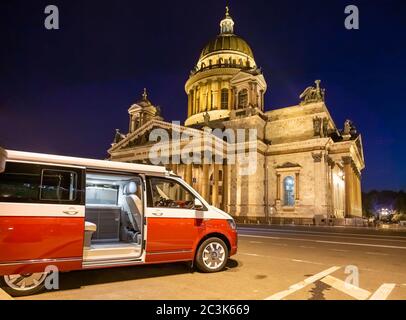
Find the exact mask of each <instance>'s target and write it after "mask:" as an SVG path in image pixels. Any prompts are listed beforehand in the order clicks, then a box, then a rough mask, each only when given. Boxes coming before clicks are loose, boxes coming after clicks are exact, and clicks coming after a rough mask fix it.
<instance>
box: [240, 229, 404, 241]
mask: <svg viewBox="0 0 406 320" xmlns="http://www.w3.org/2000/svg"><path fill="white" fill-rule="evenodd" d="M237 230H239V231H240V230H241V231H259V232H270V233H303V234H309V235H311V234H321V235H326V236H331V235H338V236H361V237H367V238H383V239H385V238H386V239H389V240H390V239H399V240H401V241H406V237H405V236H385V235H380V234H376V235H375V234H363V233H340V232H330V231H326V232H318V231H300V230H281V229H261V228H238V229H237Z"/></svg>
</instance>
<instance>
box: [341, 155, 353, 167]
mask: <svg viewBox="0 0 406 320" xmlns="http://www.w3.org/2000/svg"><path fill="white" fill-rule="evenodd" d="M342 159H343V163H344V164H347V165H348V164H351V163H352V158H351V157H348V156H346V157H342Z"/></svg>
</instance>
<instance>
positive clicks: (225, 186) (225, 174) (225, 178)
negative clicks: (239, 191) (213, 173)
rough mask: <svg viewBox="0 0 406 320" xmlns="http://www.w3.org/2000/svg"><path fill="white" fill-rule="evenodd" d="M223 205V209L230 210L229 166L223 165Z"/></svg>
mask: <svg viewBox="0 0 406 320" xmlns="http://www.w3.org/2000/svg"><path fill="white" fill-rule="evenodd" d="M222 202H223V207H222V210H224V211H228V166H227V164H224V165H223V201H222Z"/></svg>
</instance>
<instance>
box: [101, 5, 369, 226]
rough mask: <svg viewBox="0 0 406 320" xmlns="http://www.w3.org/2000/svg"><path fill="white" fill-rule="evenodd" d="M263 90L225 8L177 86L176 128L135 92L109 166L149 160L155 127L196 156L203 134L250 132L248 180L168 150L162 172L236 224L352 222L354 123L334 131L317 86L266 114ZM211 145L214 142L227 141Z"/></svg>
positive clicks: (359, 162)
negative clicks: (193, 146) (182, 102)
mask: <svg viewBox="0 0 406 320" xmlns="http://www.w3.org/2000/svg"><path fill="white" fill-rule="evenodd" d="M266 90H267V83H266V80H265V77H264V74H263V72H262V70H261V68H260V67H259V66H258V65H257V62H256V61H255V58H254V54H253V51H252V49H251V47H250V46H249V45H248V43H247V42H246V41H245V40H244V39H242V38H241V37H239V36H238V35H236V33H235V32H234V20H233V19H232V17H231V15H230V13H229V10H228V8H227V11H226V14H225V17H224V18H223V20H221V22H220V33H219V34H218V35H217V36H216V37H215V38H214V39H213V40H211V41H210V42H208V43H207V45H206V46H205V47H204V48H203V50H202V51H201V54H200V57H199V59H198V61H197V64H196V65H195V67H194V68H193V70H192V71H191V72H190V75H189V78H188V79H187V81H186V84H185V92H186V95H187V101H188V102H187V106H185V111H186V110H187V119H186V121H185V122H184V124H183V125H181V124H174V123H171V122H167V121H165V120H164V119H163V118H162V116H161V113H160V109H159V107H157V106H156V105H154V103H152V102H151V101H150V100H149V98H148V95H147V92H146V90H144V93H143V95H142V98H141V99H140V100H139V101H138V102H136V103H134V104H133V105H131V106H130V108H129V109H128V114H129V129H128V133H126V134H124V133H121V132H120V131H119V130H116V135H115V137H114V141H113V143H112V146H111V148H110V149H109V150H108V154H109V159H110V160H112V161H124V162H136V163H151V157H150V154H151V153H150V151H151V148H153V146H154V143H153V142H151V139H150V134H151V132H153V130H154V129H156V128H158V129H163V130H168V132H173V131H176V132H179V133H182V132H186V131H193V133H194V137H195V143H197V144H199V145H200V146H201V151H202V152H204V151H205V150H204V140H205V139H207V135H210V130H214V129H220V130H237V129H241V128H243V129H244V130H249V129H254V130H255V131H256V141H255V146H256V147H255V161H256V163H255V164H256V170H253V172H251V173H250V174H246V175H241V174H239V168H240V164H239V163H238V162H235V163H231V162H230V161H227V160H226V159H224V160H222V162H221V163H218V162H217V161H216V162H215V161H213V162H212V163H205V162H201V161H196V162H192V163H182V162H180V163H179V162H176V161H171V159H175V158H176V157H175V152H176V150H175V149H174V148H172V149H171V150H169V152H170V157H169V163H165V164H164V165H166V166H167V167H168V169H170V170H172V171H173V172H174V173H176V174H178V175H179V176H182V177H183V178H184V179H185V181H186V182H187V183H189V184H190V185H192V186H193V188H195V189H196V190H197V191H198V192H199V193H200V194H201V195H202V196H203V197H204V198H205V199H206V200H208V201H209V202H210V203H211V204H213V205H214V206H217V207H219V208H221V209H222V210H224V211H226V212H228V213H229V214H231V215H232V216H234V217H235V219H236V221H238V222H254V223H270V222H271V223H295V224H310V223H314V222H315V221H332V220H334V221H335V223H337V224H340V222H342V223H343V222H344V221H345V219H347V218H361V217H362V201H361V171H362V170H363V169H364V167H365V164H364V155H363V147H362V140H361V135H360V134H359V133H358V132H357V130H356V128H355V126H354V124H353V123H352V122H351V121H350V120H347V121H346V122H345V123H344V124H343V128H341V129H340V128H338V127H337V126H336V124H335V123H334V120H333V119H332V117H331V115H330V113H329V111H328V108H327V106H326V103H325V89H323V88H322V86H321V82H320V80H316V81H315V84H314V85H313V86H309V87H308V88H307V89H305V90H304V91H303V93H302V94H299V93H298V102H297V103H296V105H293V106H288V107H282V108H278V109H275V108H273V109H272V110H266V108H265V101H264V95H265V92H266ZM208 132H209V133H208ZM216 139H217V143H219V144H228V145H230V144H231V143H235V142H230V141H227V140H226V139H218V138H216ZM243 144H244V143H243ZM244 148H245V147H244ZM216 152H219V153H223V152H224V149H221V148H220V149H217V148H215V151H214V152H213V157H214V156H215V153H216Z"/></svg>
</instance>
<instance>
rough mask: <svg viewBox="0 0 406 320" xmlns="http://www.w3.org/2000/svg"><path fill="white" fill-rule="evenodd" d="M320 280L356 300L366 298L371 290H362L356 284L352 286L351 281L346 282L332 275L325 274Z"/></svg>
mask: <svg viewBox="0 0 406 320" xmlns="http://www.w3.org/2000/svg"><path fill="white" fill-rule="evenodd" d="M320 281H321V282H324V283H325V284H327V285H329V286H330V287H333V288H335V289H337V290H339V291H341V292H344V293H346V294H348V295H350V296H351V297H353V298H355V299H357V300H366V299H368V297H369V296H370V295H371V292H369V291H367V290H364V289H362V288H359V287H357V286H354V285H353V284H351V283H346V282H344V281H342V280H340V279H337V278H335V277H332V276H327V277H325V278H323V279H321V280H320Z"/></svg>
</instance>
